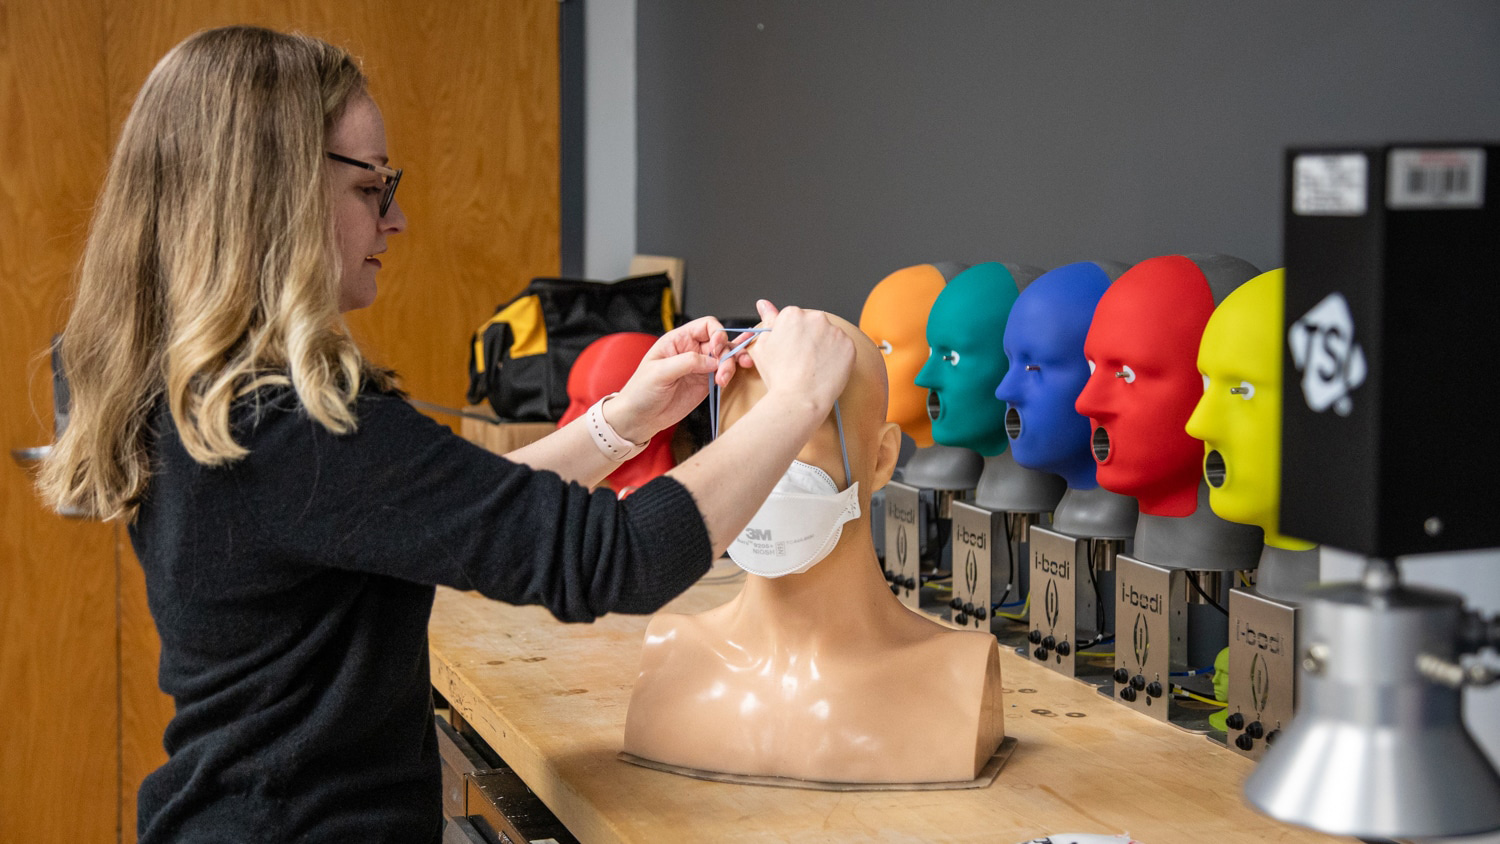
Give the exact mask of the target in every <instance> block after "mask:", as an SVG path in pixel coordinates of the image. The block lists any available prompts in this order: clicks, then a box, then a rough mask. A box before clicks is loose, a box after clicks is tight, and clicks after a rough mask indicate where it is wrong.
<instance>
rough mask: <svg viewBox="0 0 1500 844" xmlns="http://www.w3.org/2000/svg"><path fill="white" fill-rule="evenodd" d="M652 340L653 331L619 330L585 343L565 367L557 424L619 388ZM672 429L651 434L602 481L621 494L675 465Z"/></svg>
mask: <svg viewBox="0 0 1500 844" xmlns="http://www.w3.org/2000/svg"><path fill="white" fill-rule="evenodd" d="M655 343H656V337H654V336H653V335H650V334H644V333H641V332H638V331H622V332H619V333H617V334H606V335H604V336H603V337H600V338H599V339H598V340H595V341H594V342H592V343H590V344H588V345H587V346H585V347H584V349H583V351H582V352H581V353H579V355H578V360H576V361H574V362H573V368H572V369H570V370H568V409H567V410H565V411H564V412H563V415H562V418H561V419H559V420H558V422H557V427H559V428H561V427H563V426H564V425H566V424H568V423H569V422H572V421H573V420H574V419H577V418H578V417H580V416H582V415H583V414H585V413H587V412H588V409H589V408H590V407H592V406H593V404H594V402H596V401H598V400H599V399H602V398H604V397H605V396H607V395H609V394H610V393H615V392H619V391H620V390H621V389H622V388H623V387H624V386H625V382H626V381H629V380H630V376H631V374H632V373H634V372H635V368H636V366H638V365H639V364H640V362H641V358H644V357H645V356H646V352H648V351H650V350H651V347H652V346H653V345H655ZM676 431H677V426H676V425H673V426H671V427H669V428H667V429H666V430H664V431H661V432H660V433H658V434H657V435H656V436H654V437H652V438H651V443H650V444H649V445H647V446H646V449H645V450H644V451H642V452H641V453H640V454H637V455H636V456H634V457H632V458H630V459H629V460H627V461H625V462H624V463H622V464H620V467H619V468H618V469H615V470H614V471H613V472H611V473H610V474H609V477H608V478H605V480H604V484H605V485H607V486H608V487H609V488H610V489H612V490H614V491H615V493H616V495H618V496H619V497H620V498H624V497H625V496H627V495H629V494H630V493H631V492H633V491H634V490H636V489H638V488H640V487H641V486H642V485H643V484H645V483H646V482H647V481H649V480H651V479H653V478H655V477H656V476H658V475H662V474H665V473H666V472H667V470H669V469H671V468H672V467H673V466H676V465H677V461H676V459H675V458H673V456H672V436H673V434H675V433H676Z"/></svg>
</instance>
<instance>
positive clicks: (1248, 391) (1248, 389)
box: [1229, 381, 1255, 401]
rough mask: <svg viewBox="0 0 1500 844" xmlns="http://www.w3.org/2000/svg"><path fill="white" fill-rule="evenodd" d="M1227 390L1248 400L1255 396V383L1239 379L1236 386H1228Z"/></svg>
mask: <svg viewBox="0 0 1500 844" xmlns="http://www.w3.org/2000/svg"><path fill="white" fill-rule="evenodd" d="M1229 392H1230V393H1232V394H1233V395H1236V396H1239V397H1240V398H1242V399H1244V400H1245V401H1249V400H1250V399H1252V398H1254V397H1255V385H1254V384H1251V383H1250V382H1249V381H1241V382H1240V385H1239V386H1238V387H1230V388H1229Z"/></svg>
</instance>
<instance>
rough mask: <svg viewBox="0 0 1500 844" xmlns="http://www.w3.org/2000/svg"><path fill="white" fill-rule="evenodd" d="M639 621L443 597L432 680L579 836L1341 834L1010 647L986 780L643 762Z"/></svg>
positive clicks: (1217, 757)
mask: <svg viewBox="0 0 1500 844" xmlns="http://www.w3.org/2000/svg"><path fill="white" fill-rule="evenodd" d="M717 571H719V570H717V569H716V572H717ZM739 588H740V586H739V583H737V582H730V583H699V584H698V585H696V586H694V587H693V588H691V589H689V590H688V591H687V592H686V593H684V594H683V595H682V596H681V597H679V598H678V599H677V600H676V601H674V602H673V603H672V604H671V605H670V606H669V609H671V610H673V611H677V612H701V611H703V610H706V609H708V608H710V607H713V606H717V605H718V604H721V603H723V602H724V601H727V600H729V598H731V597H733V595H734V594H735V593H736V592H737V591H738V590H739ZM646 621H647V618H646V617H644V616H623V615H611V616H606V617H605V618H603V619H600V620H599V621H597V622H595V623H594V624H587V625H565V624H561V623H559V622H557V621H556V620H554V619H553V618H552V617H551V615H549V614H548V613H547V612H546V611H545V610H542V609H539V608H536V607H513V606H509V605H505V604H500V603H496V602H493V601H489V600H487V599H485V598H482V597H479V596H477V595H474V594H466V593H459V592H454V591H451V590H445V589H439V590H438V596H437V603H436V605H435V606H434V607H433V612H432V624H431V628H430V635H431V648H432V684H433V686H434V687H435V688H436V689H437V690H438V691H439V692H441V693H442V694H443V695H445V696H446V697H447V698H448V700H449V702H450V703H451V704H452V706H453V707H454V709H455V710H457V711H458V712H459V713H460V714H461V715H462V716H463V717H464V719H466V720H467V721H468V722H469V723H470V725H471V726H472V727H473V728H474V729H475V730H477V731H478V733H479V734H480V736H482V737H483V738H484V739H485V741H487V742H488V743H489V744H490V746H491V747H492V748H494V750H495V751H496V752H497V753H498V754H499V755H500V756H501V757H502V758H503V759H504V760H505V761H506V763H507V764H509V765H510V766H511V767H512V768H514V769H515V771H516V772H517V773H518V774H520V776H521V778H522V779H523V780H525V782H526V783H527V784H528V785H529V786H530V787H531V788H532V790H533V791H535V792H536V793H537V794H538V795H539V796H540V797H541V798H542V800H543V801H545V802H546V804H547V805H548V806H549V807H550V808H551V809H552V811H553V812H555V813H556V814H557V816H558V818H559V819H561V820H562V822H563V823H564V824H566V825H567V827H568V828H569V829H570V830H571V831H572V832H573V833H574V834H575V835H577V836H578V838H579V839H580V840H582V841H583V842H585V843H586V844H592V842H614V841H632V842H633V841H694V842H700V841H701V842H706V841H713V842H727V841H746V842H752V841H753V842H763V841H797V842H814V841H862V840H879V841H883V842H906V841H924V842H925V841H973V842H1000V844H1006V843H1007V842H1019V841H1024V840H1027V839H1030V838H1034V837H1039V836H1041V835H1044V834H1046V833H1059V832H1092V833H1106V834H1119V833H1122V832H1128V833H1130V834H1131V835H1132V836H1134V837H1135V838H1136V839H1138V840H1139V841H1142V842H1144V844H1177V843H1178V842H1181V844H1188V842H1194V844H1196V842H1209V841H1211V842H1218V844H1233V843H1234V842H1245V844H1252V842H1254V844H1259V842H1266V841H1309V842H1329V841H1334V840H1340V839H1333V838H1329V837H1327V836H1321V835H1316V834H1313V833H1308V832H1305V831H1302V830H1297V829H1294V828H1292V827H1288V826H1285V825H1281V824H1278V823H1276V822H1274V821H1271V820H1270V819H1268V818H1266V817H1264V816H1262V815H1259V814H1257V813H1256V812H1254V811H1252V810H1251V809H1250V808H1248V807H1247V806H1246V805H1245V804H1244V801H1243V800H1242V798H1241V796H1240V787H1241V783H1242V782H1243V781H1244V778H1245V776H1246V775H1247V774H1248V773H1249V771H1250V769H1251V767H1252V766H1251V763H1250V762H1249V761H1248V760H1245V759H1243V758H1241V757H1239V756H1237V755H1236V754H1234V753H1232V752H1230V751H1229V750H1226V749H1224V748H1222V747H1218V746H1216V745H1213V744H1211V743H1210V742H1209V741H1208V740H1207V739H1205V738H1203V737H1202V736H1198V735H1193V734H1190V733H1186V732H1183V731H1181V730H1178V729H1177V728H1175V727H1171V726H1168V725H1166V724H1161V723H1158V722H1156V721H1153V720H1151V719H1150V718H1147V717H1146V716H1143V715H1140V714H1137V713H1135V712H1132V711H1130V710H1128V709H1126V708H1125V707H1123V706H1120V705H1118V704H1116V703H1115V702H1113V701H1111V700H1108V699H1106V698H1103V697H1101V696H1100V695H1099V694H1098V693H1097V692H1095V691H1094V689H1093V688H1092V687H1090V686H1087V685H1085V684H1083V683H1080V682H1077V681H1075V680H1072V679H1070V678H1066V677H1063V676H1061V675H1059V674H1055V673H1053V672H1051V671H1048V670H1046V669H1044V668H1041V667H1038V666H1036V665H1033V664H1031V663H1029V662H1028V661H1027V660H1025V659H1023V658H1021V657H1019V656H1017V655H1016V654H1015V653H1014V652H1010V651H1006V650H1004V649H1002V655H1001V667H1002V671H1003V674H1004V682H1005V691H1006V700H1005V727H1006V732H1007V734H1008V735H1011V736H1014V737H1016V738H1017V739H1019V744H1018V746H1017V747H1016V750H1015V753H1014V755H1012V756H1011V758H1010V760H1009V761H1008V762H1007V763H1006V765H1005V768H1004V769H1003V770H1002V771H1001V772H1000V776H999V778H998V779H997V780H996V781H995V783H994V784H993V785H991V786H990V787H988V788H984V789H977V790H968V791H907V792H901V791H895V792H892V791H873V792H843V793H838V792H825V791H805V790H801V789H788V788H771V787H765V786H753V785H731V784H726V783H718V782H704V781H700V780H695V779H689V778H687V777H682V776H677V775H674V774H668V773H662V772H659V771H653V770H648V769H645V768H641V767H637V766H635V765H631V764H628V763H626V762H622V761H620V760H619V759H617V758H616V753H617V752H618V751H619V749H620V745H621V741H622V738H623V736H624V729H625V711H626V708H627V706H628V705H629V702H630V689H631V684H632V683H633V682H634V681H635V676H636V672H637V671H638V670H639V663H640V652H641V639H642V636H643V634H644V632H645V629H646ZM920 729H925V730H931V731H933V732H934V733H936V732H937V731H939V730H941V729H942V725H940V724H927V725H923V726H921V727H920ZM1341 840H1343V841H1351V840H1352V839H1341Z"/></svg>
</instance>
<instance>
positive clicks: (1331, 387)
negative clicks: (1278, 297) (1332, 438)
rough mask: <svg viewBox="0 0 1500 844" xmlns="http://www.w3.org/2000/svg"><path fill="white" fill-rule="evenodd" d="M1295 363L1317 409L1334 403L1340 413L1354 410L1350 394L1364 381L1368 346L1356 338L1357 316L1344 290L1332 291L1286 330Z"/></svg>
mask: <svg viewBox="0 0 1500 844" xmlns="http://www.w3.org/2000/svg"><path fill="white" fill-rule="evenodd" d="M1286 340H1287V344H1288V345H1289V346H1291V349H1292V363H1293V364H1295V365H1296V367H1297V371H1299V372H1301V373H1302V396H1303V398H1305V399H1306V400H1307V406H1308V407H1310V408H1312V410H1313V411H1314V412H1316V413H1322V412H1323V411H1325V410H1327V409H1328V408H1330V407H1332V408H1333V411H1334V412H1335V413H1337V414H1338V415H1340V416H1348V415H1349V413H1350V412H1351V411H1352V410H1354V399H1352V398H1350V396H1349V394H1350V393H1352V392H1354V390H1355V388H1356V387H1358V386H1359V385H1361V384H1363V383H1365V376H1366V375H1367V374H1368V372H1369V367H1368V365H1367V364H1366V362H1365V350H1364V348H1363V347H1361V346H1360V345H1359V344H1358V343H1356V342H1354V317H1353V315H1352V314H1350V313H1349V301H1348V300H1347V299H1345V298H1344V296H1343V294H1341V293H1330V294H1328V295H1327V296H1325V297H1324V298H1323V301H1321V302H1319V303H1318V304H1317V305H1315V306H1313V309H1312V310H1310V311H1308V312H1307V313H1305V314H1303V315H1302V318H1301V319H1299V320H1297V321H1296V322H1294V323H1292V328H1291V330H1290V331H1289V332H1287V338H1286Z"/></svg>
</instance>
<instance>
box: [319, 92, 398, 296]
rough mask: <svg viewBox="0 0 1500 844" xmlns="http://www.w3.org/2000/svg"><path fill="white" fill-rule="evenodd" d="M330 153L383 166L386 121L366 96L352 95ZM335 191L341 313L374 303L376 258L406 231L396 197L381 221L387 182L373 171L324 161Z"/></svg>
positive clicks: (330, 137) (332, 137)
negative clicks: (381, 204)
mask: <svg viewBox="0 0 1500 844" xmlns="http://www.w3.org/2000/svg"><path fill="white" fill-rule="evenodd" d="M328 151H329V152H336V153H338V154H339V155H342V156H345V157H348V158H353V159H356V160H359V161H366V162H369V163H371V164H379V165H381V166H386V165H387V164H388V163H389V159H388V158H387V156H386V145H385V121H384V120H382V119H381V117H380V109H379V107H377V106H376V105H375V101H374V100H372V99H370V98H369V97H368V96H365V95H360V96H357V97H355V98H354V99H353V100H352V101H351V102H350V103H349V106H348V107H347V108H346V109H345V110H344V115H343V117H341V118H339V121H338V122H337V123H336V124H334V127H333V131H332V132H330V133H329V135H328ZM324 166H325V167H327V168H328V181H329V185H330V187H331V190H332V192H333V225H334V232H335V235H336V236H337V239H338V249H339V268H340V276H339V279H340V281H339V310H340V311H353V310H357V309H359V308H364V307H368V306H369V305H370V304H372V303H373V302H374V301H375V274H376V273H377V272H379V271H380V259H379V258H378V257H377V256H378V255H380V254H381V253H382V252H384V251H385V249H386V239H387V238H389V237H390V236H391V235H393V234H398V233H400V232H403V231H405V230H406V215H405V214H404V213H402V211H401V202H400V200H399V199H395V198H394V197H393V198H392V201H391V206H390V208H388V209H386V213H385V216H384V217H381V216H380V196H381V194H382V193H384V192H385V182H384V181H383V180H382V179H381V177H380V175H379V174H378V173H376V172H374V171H373V170H366V169H365V168H363V167H356V166H355V165H353V164H345V163H343V162H340V161H334V160H332V159H325V161H324Z"/></svg>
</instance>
